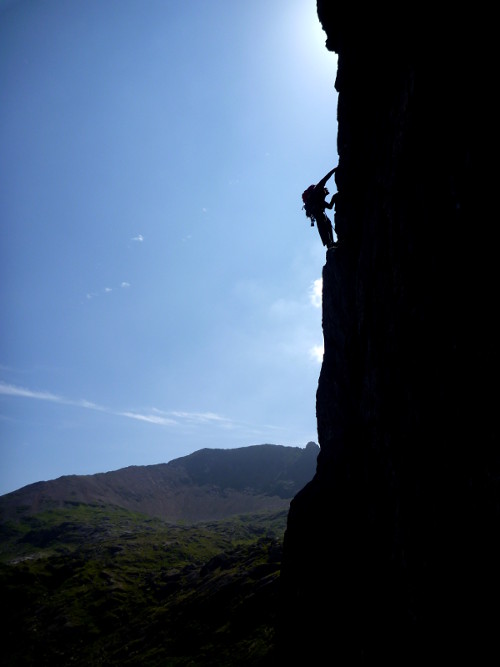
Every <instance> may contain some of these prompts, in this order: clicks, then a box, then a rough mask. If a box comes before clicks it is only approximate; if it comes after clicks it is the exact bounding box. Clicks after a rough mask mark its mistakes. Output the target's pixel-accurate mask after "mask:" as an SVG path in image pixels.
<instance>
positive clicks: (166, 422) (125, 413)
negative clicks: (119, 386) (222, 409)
mask: <svg viewBox="0 0 500 667" xmlns="http://www.w3.org/2000/svg"><path fill="white" fill-rule="evenodd" d="M0 394H3V395H5V396H15V397H18V398H32V399H35V400H39V401H50V402H52V403H59V404H60V405H70V406H73V407H77V408H84V409H86V410H96V411H98V412H105V413H106V414H109V415H115V416H117V417H126V418H127V419H135V420H138V421H144V422H148V423H149V424H156V425H159V426H174V425H180V424H181V423H182V422H184V423H189V424H200V425H201V424H215V425H217V426H223V427H225V428H227V427H231V426H232V424H233V423H232V422H231V420H230V419H227V418H226V417H221V416H220V415H217V414H215V413H214V412H182V411H174V410H173V411H171V412H164V411H162V410H158V409H156V408H152V410H151V411H148V412H144V413H143V412H136V411H133V410H112V409H111V408H107V407H104V406H102V405H98V404H97V403H93V402H92V401H87V400H86V399H79V400H72V399H69V398H65V397H64V396H59V395H58V394H53V393H51V392H48V391H34V390H32V389H27V388H25V387H18V386H15V385H12V384H7V383H6V382H2V381H0Z"/></svg>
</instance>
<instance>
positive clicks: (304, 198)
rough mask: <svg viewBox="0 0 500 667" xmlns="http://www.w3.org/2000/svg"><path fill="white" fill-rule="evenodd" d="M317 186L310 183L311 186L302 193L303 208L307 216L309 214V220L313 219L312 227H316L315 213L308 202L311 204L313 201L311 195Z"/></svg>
mask: <svg viewBox="0 0 500 667" xmlns="http://www.w3.org/2000/svg"><path fill="white" fill-rule="evenodd" d="M315 187H316V186H315V185H310V186H309V187H308V188H307V189H306V190H304V192H303V193H302V202H303V206H302V209H303V210H304V211H305V214H306V216H307V217H308V218H309V220H310V221H311V227H314V220H315V218H314V215H313V214H312V211H311V209H310V208H309V206H308V203H309V204H310V203H311V201H310V198H311V195H312V193H313V191H314V188H315Z"/></svg>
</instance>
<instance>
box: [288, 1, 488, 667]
mask: <svg viewBox="0 0 500 667" xmlns="http://www.w3.org/2000/svg"><path fill="white" fill-rule="evenodd" d="M349 5H350V7H351V9H349V7H341V6H340V4H339V3H336V2H328V0H318V5H317V6H318V17H319V19H320V21H321V24H322V26H323V28H324V30H325V35H326V38H327V39H326V47H327V48H328V49H330V50H332V51H335V52H336V53H337V54H338V72H337V77H336V81H335V87H336V89H337V91H338V94H339V97H338V154H339V167H338V170H337V172H336V181H337V187H338V191H339V198H338V202H337V203H336V210H335V227H336V232H337V235H338V237H339V241H340V244H339V247H338V248H336V249H332V250H329V251H328V252H327V257H326V263H325V266H324V269H323V333H324V343H325V354H324V360H323V365H322V369H321V373H320V377H319V382H318V389H317V403H316V405H317V423H318V437H319V444H320V454H319V456H318V464H317V472H316V474H315V476H314V478H313V480H312V481H311V482H310V483H309V484H308V485H306V486H305V487H304V488H303V489H302V491H301V492H300V493H299V494H298V495H297V496H296V497H295V498H294V500H293V501H292V503H291V507H290V512H289V517H288V526H287V531H286V534H285V542H284V554H283V563H282V571H281V586H282V607H283V609H282V612H281V617H280V619H281V620H280V625H279V628H278V638H279V645H280V650H282V651H284V652H285V654H286V656H287V657H288V658H289V659H290V660H292V661H294V660H296V661H300V660H302V661H303V660H306V661H309V663H308V664H324V663H323V662H321V660H323V661H325V660H327V662H328V664H330V662H331V664H334V661H335V660H337V661H338V664H340V665H347V664H369V665H372V664H376V663H375V661H380V662H381V664H385V665H396V664H397V665H409V664H424V663H425V662H428V661H429V656H432V661H433V662H436V663H439V662H444V661H446V663H447V664H450V663H452V662H453V661H454V660H458V658H459V657H460V659H461V662H463V661H464V660H465V661H466V662H467V661H468V660H469V661H470V662H472V661H474V663H475V664H486V662H488V663H489V662H491V660H492V659H493V657H496V659H497V660H498V657H499V653H500V649H499V645H498V643H497V638H496V633H497V628H498V621H499V612H498V604H497V601H498V599H499V593H500V586H499V580H498V579H499V575H498V569H499V568H498V563H499V562H500V559H499V556H500V551H499V547H498V541H499V527H500V493H499V491H500V488H499V483H500V482H499V480H500V474H499V473H500V465H499V443H500V439H499V422H498V417H497V401H498V391H497V389H496V386H497V378H498V376H499V370H500V369H499V349H498V348H499V342H500V335H499V334H500V331H499V323H498V316H497V312H496V310H497V308H496V304H497V302H498V296H497V285H498V279H497V274H498V260H497V249H496V247H495V244H494V242H493V238H492V234H493V225H494V224H495V223H494V221H493V217H494V216H495V214H496V205H497V202H496V188H494V187H492V176H491V174H492V172H491V169H492V166H491V165H492V158H495V157H496V148H497V144H496V124H497V122H498V121H497V118H496V117H495V113H494V108H495V107H494V105H493V104H492V99H493V95H492V88H494V84H493V81H494V72H493V64H494V62H495V59H494V56H493V53H492V51H493V44H494V39H493V38H492V36H491V34H489V33H490V29H491V28H490V26H491V22H490V21H488V18H487V17H484V16H483V15H481V16H479V12H478V11H477V12H476V13H475V10H474V9H471V7H467V8H465V7H464V8H463V9H461V10H458V9H457V8H454V9H453V13H452V14H448V15H447V16H446V17H443V18H440V17H439V16H435V13H426V12H425V6H421V5H419V10H418V12H413V13H412V11H411V9H410V8H409V7H408V6H406V5H405V15H404V16H403V15H401V16H398V15H394V14H393V13H392V12H393V11H397V10H394V9H393V8H391V12H389V11H385V12H384V8H383V7H380V5H378V4H377V5H376V10H375V9H370V8H368V9H366V7H365V8H363V13H362V14H361V15H360V14H359V13H356V12H355V11H354V10H353V9H352V3H349ZM365 12H366V13H365ZM332 122H334V119H333V118H332ZM333 159H334V158H333V156H332V161H333ZM487 230H491V232H490V234H488V233H487ZM486 657H487V658H488V659H487V660H486ZM313 659H316V660H318V661H319V662H317V663H314V661H313V662H311V660H313ZM304 664H306V663H304ZM325 664H326V663H325Z"/></svg>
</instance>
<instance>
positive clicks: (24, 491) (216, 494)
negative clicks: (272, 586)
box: [0, 443, 319, 523]
mask: <svg viewBox="0 0 500 667" xmlns="http://www.w3.org/2000/svg"><path fill="white" fill-rule="evenodd" d="M318 452H319V447H318V445H316V444H315V443H308V445H307V446H306V447H305V448H300V447H285V446H282V445H269V444H265V445H252V446H249V447H240V448H235V449H201V450H199V451H196V452H194V453H193V454H190V455H189V456H184V457H182V458H179V459H174V460H172V461H170V462H169V463H163V464H158V465H150V466H130V467H128V468H123V469H120V470H116V471H112V472H106V473H98V474H96V475H67V476H63V477H60V478H58V479H55V480H50V481H40V482H37V483H35V484H30V485H28V486H25V487H23V488H21V489H18V490H17V491H14V492H12V493H8V494H5V495H3V496H1V497H0V521H6V520H9V519H14V518H19V517H21V516H25V515H33V514H37V513H39V512H42V511H45V510H47V509H54V508H57V507H64V506H65V505H66V504H67V503H87V504H89V503H93V504H102V505H114V506H117V507H122V508H124V509H127V510H130V511H132V512H140V513H142V514H145V515H147V516H151V517H157V518H160V519H163V520H165V521H171V522H177V521H187V522H191V523H192V522H196V521H209V520H217V519H223V518H226V517H230V516H234V515H238V514H247V513H249V512H259V511H268V510H273V511H279V510H282V509H287V508H288V506H289V503H290V499H291V498H292V497H293V496H294V495H295V494H296V493H297V491H299V490H300V489H301V488H302V487H303V486H304V485H305V484H306V483H307V482H308V481H309V480H310V479H312V477H313V475H314V473H315V470H316V459H317V456H318Z"/></svg>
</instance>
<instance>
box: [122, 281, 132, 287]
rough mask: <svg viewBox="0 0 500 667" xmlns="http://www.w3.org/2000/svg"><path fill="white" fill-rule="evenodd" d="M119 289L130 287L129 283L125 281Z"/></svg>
mask: <svg viewBox="0 0 500 667" xmlns="http://www.w3.org/2000/svg"><path fill="white" fill-rule="evenodd" d="M120 287H130V283H127V282H126V281H125V280H124V281H123V282H122V283H121V285H120Z"/></svg>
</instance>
